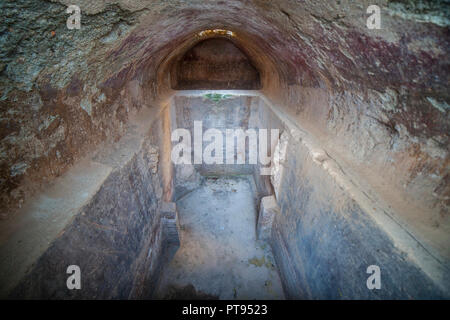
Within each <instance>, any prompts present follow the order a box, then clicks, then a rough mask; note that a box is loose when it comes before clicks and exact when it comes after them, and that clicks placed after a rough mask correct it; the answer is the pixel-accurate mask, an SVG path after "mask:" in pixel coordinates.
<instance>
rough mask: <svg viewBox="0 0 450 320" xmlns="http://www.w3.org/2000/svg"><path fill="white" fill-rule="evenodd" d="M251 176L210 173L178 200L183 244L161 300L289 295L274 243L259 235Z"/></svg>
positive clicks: (164, 283)
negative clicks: (203, 181) (266, 241)
mask: <svg viewBox="0 0 450 320" xmlns="http://www.w3.org/2000/svg"><path fill="white" fill-rule="evenodd" d="M250 179H251V177H250V176H248V177H230V178H228V177H227V178H208V179H206V181H205V183H204V184H203V185H202V186H200V187H199V188H198V189H196V190H194V191H193V192H191V193H189V194H188V195H186V196H185V197H184V198H182V199H180V200H179V201H178V202H177V208H178V214H179V221H180V229H181V230H180V241H181V245H180V248H179V249H178V251H177V253H176V254H175V256H174V258H173V260H172V261H171V262H170V264H169V266H168V267H167V268H166V269H165V270H164V271H163V273H162V278H161V281H160V285H159V288H158V289H157V292H156V298H159V299H184V298H186V299H197V298H198V299H208V298H210V299H284V295H283V290H282V287H281V281H280V278H279V276H278V273H277V270H276V266H275V262H274V259H273V256H272V252H271V249H270V246H269V245H268V244H267V243H265V242H262V241H257V240H256V234H255V225H256V207H255V202H254V195H253V189H252V185H251V183H252V181H251V180H250Z"/></svg>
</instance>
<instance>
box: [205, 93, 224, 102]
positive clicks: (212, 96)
mask: <svg viewBox="0 0 450 320" xmlns="http://www.w3.org/2000/svg"><path fill="white" fill-rule="evenodd" d="M203 97H205V98H206V99H208V100H211V101H213V102H214V103H217V102H219V101H221V100H225V99H228V98H230V97H231V94H220V93H207V94H205V95H204V96H203Z"/></svg>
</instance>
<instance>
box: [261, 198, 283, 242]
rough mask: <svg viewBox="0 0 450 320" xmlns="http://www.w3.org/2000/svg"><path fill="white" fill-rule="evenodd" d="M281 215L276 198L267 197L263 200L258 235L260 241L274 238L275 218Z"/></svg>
mask: <svg viewBox="0 0 450 320" xmlns="http://www.w3.org/2000/svg"><path fill="white" fill-rule="evenodd" d="M279 213H280V208H278V204H277V200H276V199H275V196H267V197H263V198H262V199H261V204H260V207H259V215H258V224H257V227H256V234H257V235H258V239H260V240H269V239H271V238H272V224H273V220H274V219H275V217H276V216H277V215H278V214H279Z"/></svg>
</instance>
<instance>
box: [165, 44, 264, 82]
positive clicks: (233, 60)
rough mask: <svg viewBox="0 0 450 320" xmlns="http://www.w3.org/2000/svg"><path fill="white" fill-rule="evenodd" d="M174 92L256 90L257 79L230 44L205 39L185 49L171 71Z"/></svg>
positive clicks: (254, 70) (245, 59)
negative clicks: (175, 90)
mask: <svg viewBox="0 0 450 320" xmlns="http://www.w3.org/2000/svg"><path fill="white" fill-rule="evenodd" d="M172 76H173V79H172V86H173V88H174V89H177V90H195V89H248V90H251V89H260V87H261V83H260V76H259V73H258V71H257V70H256V69H255V67H254V66H253V65H252V63H251V61H249V59H248V57H247V56H246V55H245V54H244V53H243V52H242V51H240V50H239V49H238V48H237V47H236V46H235V45H234V44H233V42H231V41H229V40H227V39H226V38H223V39H221V38H219V39H208V40H205V41H202V42H200V43H198V44H197V45H195V46H194V47H193V48H191V49H189V50H188V51H187V52H186V53H185V54H184V56H183V58H182V59H180V61H179V62H178V63H177V64H176V65H175V66H174V68H173V75H172Z"/></svg>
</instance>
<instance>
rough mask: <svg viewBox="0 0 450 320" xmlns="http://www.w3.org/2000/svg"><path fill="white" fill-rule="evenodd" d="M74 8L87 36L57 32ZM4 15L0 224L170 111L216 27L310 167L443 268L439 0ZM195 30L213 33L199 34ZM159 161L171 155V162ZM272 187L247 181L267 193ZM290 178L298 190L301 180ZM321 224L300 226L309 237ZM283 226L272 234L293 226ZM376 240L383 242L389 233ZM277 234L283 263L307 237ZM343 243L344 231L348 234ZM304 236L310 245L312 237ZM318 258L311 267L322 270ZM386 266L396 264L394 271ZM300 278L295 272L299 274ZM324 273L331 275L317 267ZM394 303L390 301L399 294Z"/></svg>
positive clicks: (444, 53)
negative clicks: (378, 20)
mask: <svg viewBox="0 0 450 320" xmlns="http://www.w3.org/2000/svg"><path fill="white" fill-rule="evenodd" d="M62 4H64V5H62ZM69 4H78V5H80V7H81V10H82V28H81V30H68V29H67V28H66V18H67V16H68V15H67V14H65V12H64V11H65V8H66V5H69ZM369 4H378V5H380V7H381V9H382V10H381V13H382V29H381V30H369V29H368V28H367V27H366V19H367V14H366V9H367V6H368V5H369ZM0 10H1V11H2V13H3V15H4V19H2V22H1V26H0V43H1V46H0V47H1V49H0V91H1V92H0V193H1V196H0V207H1V210H2V211H1V213H0V218H1V219H3V220H7V221H11V220H14V217H15V213H16V211H15V210H16V209H18V208H20V207H21V206H24V205H25V203H26V201H28V200H29V199H30V198H31V197H32V195H33V193H36V192H38V191H39V190H42V189H43V188H45V187H46V185H47V183H49V182H51V181H53V179H54V178H55V177H57V176H59V175H62V174H64V173H65V172H66V171H67V170H69V169H70V168H71V167H72V166H73V164H74V163H77V162H78V161H79V160H80V159H81V158H82V157H83V156H85V155H87V154H89V153H90V152H92V150H94V149H95V148H96V147H98V146H99V145H100V143H102V142H104V141H109V142H116V141H118V140H119V139H120V137H121V136H123V135H124V134H125V132H127V129H128V128H127V126H128V123H129V118H130V117H131V116H132V115H133V113H134V112H135V111H136V110H138V109H149V110H158V107H160V106H161V105H164V104H167V101H168V97H170V95H171V94H172V93H173V92H172V91H171V87H172V83H171V77H170V76H169V74H170V71H171V70H172V68H173V67H174V65H175V64H176V62H177V61H179V59H180V58H181V57H182V56H183V54H184V53H185V52H186V51H187V50H189V49H190V48H192V47H193V46H195V45H196V44H198V43H199V42H201V41H203V40H207V39H210V38H214V37H216V36H217V34H215V33H214V32H211V30H213V29H215V28H220V29H225V30H230V31H232V32H233V33H232V34H231V35H230V36H229V37H228V39H229V40H230V41H232V42H233V43H234V44H236V46H238V47H240V48H243V49H245V53H246V55H247V56H248V58H249V59H250V60H251V61H252V63H253V64H254V66H255V68H256V69H257V70H258V72H259V73H260V80H261V85H262V93H263V94H264V95H265V96H266V97H267V98H268V99H270V101H271V102H273V104H274V106H275V108H276V110H278V111H280V112H281V113H282V114H283V116H284V117H285V118H288V119H289V121H292V122H293V123H295V125H297V126H298V127H299V128H301V130H303V131H304V132H307V133H308V134H310V135H311V136H313V137H314V138H315V140H316V142H317V143H318V144H319V145H320V149H321V150H322V151H323V152H321V153H320V155H319V156H318V157H317V158H316V162H317V161H318V162H325V163H327V161H326V160H323V159H333V161H334V162H335V163H337V166H338V167H339V168H340V169H341V170H342V171H343V172H345V173H346V174H348V175H349V176H350V173H351V179H350V180H351V181H352V183H354V185H356V186H357V187H358V188H359V189H360V190H362V192H365V193H366V194H367V195H368V197H370V198H371V199H374V201H375V202H377V203H380V204H381V206H382V207H385V208H390V209H389V210H390V211H389V212H390V214H392V218H393V219H394V220H395V221H397V222H398V224H399V225H401V226H402V228H404V229H405V230H408V232H409V233H410V234H411V235H412V236H413V237H414V238H415V239H417V241H418V243H419V244H420V246H423V247H424V248H425V250H427V251H428V252H430V254H431V255H432V256H434V257H436V258H437V259H438V260H439V261H441V262H442V263H443V264H444V265H448V261H449V258H450V249H449V248H450V246H449V245H448V244H449V241H450V240H449V235H450V222H449V221H450V220H449V219H450V215H449V204H450V184H449V176H450V171H449V152H448V150H449V148H448V145H449V136H448V133H449V132H450V130H449V129H450V118H449V109H448V105H449V104H450V102H449V101H450V93H449V90H448V82H449V56H450V55H449V48H450V44H449V42H450V40H449V36H448V27H449V19H448V17H449V11H450V10H449V5H448V3H447V2H446V1H382V0H380V1H375V3H373V1H357V2H355V1H347V0H340V1H331V2H330V1H317V0H306V1H301V2H299V1H289V0H277V1H262V0H253V1H238V0H231V1H217V2H205V1H200V0H194V1H188V2H186V1H185V2H179V1H175V0H174V1H172V0H170V1H150V0H140V1H128V0H115V1H106V0H102V1H89V0H74V1H72V0H63V1H56V0H55V1H51V2H49V1H37V0H33V1H9V0H8V1H2V2H1V3H0ZM204 30H209V32H206V33H201V31H204ZM167 128H168V126H166V127H165V130H167ZM166 139H167V136H166ZM168 145H169V144H168V143H166V144H165V145H164V146H165V147H167V146H168ZM163 154H164V155H163V156H164V157H167V154H168V152H167V151H165V152H163ZM164 159H165V160H167V158H164ZM316 162H314V163H316ZM189 172H190V173H194V172H195V170H191V171H189ZM158 174H161V175H164V183H163V186H162V187H161V188H160V189H158V190H155V192H157V194H164V197H166V198H165V201H172V200H173V194H176V193H179V192H174V190H173V189H176V188H177V187H178V188H179V187H180V186H181V185H178V186H173V185H172V184H171V182H172V174H173V172H172V171H171V168H170V166H169V165H167V167H166V171H164V174H163V173H161V172H158ZM183 174H184V173H183ZM186 177H187V178H188V179H187V181H193V182H194V183H193V184H192V186H193V187H194V186H195V185H198V184H197V182H198V180H196V179H197V178H198V177H195V176H191V175H189V174H186ZM284 177H285V179H293V178H292V177H289V176H287V175H286V174H284ZM324 179H325V180H324V181H326V178H324ZM267 182H268V181H267V179H266V180H264V181H261V182H258V183H257V185H258V186H261V189H265V190H267V188H266V187H267ZM291 182H292V183H294V182H295V183H299V184H298V186H299V187H300V186H305V184H301V183H305V181H303V180H300V177H298V181H291ZM300 182H301V183H300ZM295 185H297V184H295ZM313 185H314V189H313V191H311V192H310V193H308V192H306V191H310V190H309V189H308V188H306V187H305V188H304V189H306V191H305V192H304V194H302V195H300V196H301V197H303V200H304V201H303V202H302V203H299V204H298V208H301V205H303V204H304V203H306V202H307V199H306V198H305V197H312V196H318V194H320V192H322V191H321V190H322V188H318V186H317V185H316V184H313ZM319 185H320V183H319ZM172 188H173V189H172ZM301 190H303V189H301ZM184 191H186V190H184ZM184 191H183V190H182V191H181V193H183V192H184ZM283 196H284V195H282V194H281V193H280V192H278V193H277V200H278V201H284V200H282V198H283ZM331 198H332V197H331ZM124 201H125V200H124ZM289 201H291V200H289ZM292 201H294V200H292ZM282 207H283V206H282ZM322 209H323V210H322V211H320V212H321V213H320V216H321V219H323V221H324V223H325V221H326V223H325V225H327V226H329V227H330V228H329V229H330V230H332V229H331V226H332V225H333V224H334V223H335V224H336V225H339V226H340V228H339V230H341V231H342V230H344V229H345V224H343V223H342V224H341V223H339V221H342V220H341V218H339V217H337V218H335V219H334V218H333V219H334V220H333V219H332V218H330V216H329V215H327V214H324V212H325V211H324V210H325V209H324V207H323V208H322ZM282 211H283V209H282ZM362 211H365V210H362ZM362 211H361V210H359V209H354V210H353V209H352V210H349V212H354V213H355V219H356V220H355V221H362V220H361V219H363V218H361V217H364V216H365V214H366V213H367V212H366V213H362ZM297 212H298V210H297ZM308 212H310V211H308ZM327 212H330V213H334V212H335V210H329V211H327ZM288 213H289V215H288V216H289V218H287V221H290V222H292V221H291V220H290V219H291V218H292V219H293V220H294V221H295V223H286V228H287V227H288V226H292V225H295V226H298V227H299V230H303V229H302V228H304V225H305V221H306V222H308V221H307V220H302V219H303V218H304V217H303V216H301V217H292V212H291V211H289V212H288ZM280 216H282V215H280ZM308 217H309V216H308ZM311 219H312V216H311ZM327 219H328V220H327ZM363 220H364V219H363ZM320 226H321V224H317V225H314V228H313V229H305V230H307V231H310V232H312V233H314V232H318V231H317V230H319V229H318V228H319V227H320ZM381 227H382V229H383V228H385V227H384V226H381ZM374 228H375V227H374ZM314 229H315V230H314ZM282 230H283V228H281V227H280V229H279V231H280V234H283V232H286V230H287V229H286V230H284V231H282ZM371 230H372V229H371ZM373 230H376V228H375V229H373ZM293 232H294V231H293ZM367 232H368V233H369V234H370V232H369V231H367ZM373 232H375V231H373ZM380 232H381V235H380V237H381V238H383V237H384V236H383V235H382V234H383V232H384V231H383V232H382V231H380ZM280 234H279V235H278V239H282V240H283V241H281V240H280V241H281V242H279V246H278V248H280V252H286V251H283V250H288V251H289V252H290V253H292V252H293V250H294V249H293V248H294V247H295V245H294V243H296V241H297V242H298V240H299V239H303V238H304V236H305V233H301V232H298V233H297V235H296V236H294V235H289V237H291V238H289V239H285V238H282V237H281V236H280ZM287 234H288V233H285V237H288V236H287ZM345 234H346V233H345V232H344V231H342V232H341V236H342V237H344V236H345ZM296 237H297V238H296ZM302 237H303V238H302ZM331 238H333V236H331V235H330V239H331ZM311 239H316V238H314V236H313V235H311ZM330 239H328V240H327V241H324V242H323V243H322V244H323V245H324V247H323V249H321V250H324V251H325V249H327V250H332V249H333V248H335V247H333V245H334V244H336V245H337V244H340V245H342V246H345V245H346V244H348V243H346V242H342V241H340V239H341V238H339V239H338V238H334V239H333V240H330ZM336 239H337V240H336ZM383 239H384V238H383ZM67 241H69V240H67ZM380 241H381V240H380ZM282 243H286V248H287V249H286V248H285V247H283V246H282V245H281V244H282ZM313 243H315V242H313ZM386 243H387V242H386ZM383 244H384V242H383ZM363 247H365V246H363ZM283 248H285V249H283ZM339 248H340V247H339ZM365 248H369V247H365ZM305 250H306V249H305ZM367 250H369V249H367ZM387 250H388V251H387V252H386V254H390V253H391V252H390V251H389V250H390V249H387ZM369 251H370V250H369ZM319 252H320V250H319ZM361 252H364V250H362V251H361ZM280 254H281V253H280ZM308 254H309V252H308ZM308 254H306V253H305V252H303V253H302V255H303V256H308ZM300 256H301V255H299V256H297V257H300ZM394 256H395V257H398V255H394ZM309 257H310V258H311V256H309ZM359 257H361V256H359ZM314 258H316V257H312V258H311V259H312V260H314ZM380 259H381V258H380ZM325 260H326V259H325ZM325 260H321V259H318V260H314V261H318V262H323V263H328V260H326V261H325ZM130 261H131V260H130ZM339 263H340V262H339ZM294 265H295V264H294ZM339 265H340V266H342V267H344V268H345V266H346V264H339ZM392 265H402V266H403V264H402V262H399V261H396V262H395V261H394V262H393V263H392ZM293 268H294V267H293ZM295 268H297V269H296V270H297V271H298V270H300V269H301V267H300V264H297V265H296V266H295ZM295 268H294V269H295ZM407 268H409V267H407ZM286 270H287V271H292V270H291V269H290V267H286ZM305 270H306V269H305ZM408 270H412V269H408ZM336 272H337V271H336ZM411 272H412V273H411V274H419V273H420V272H419V273H417V272H416V271H411ZM312 273H313V272H312V271H311V270H310V269H307V270H306V271H305V274H308V275H311V274H312ZM318 273H320V274H323V275H325V274H326V273H325V270H322V269H321V270H320V271H319V272H318ZM332 274H333V273H332ZM334 274H335V275H336V274H339V273H334ZM339 276H340V275H339ZM418 277H419V278H420V277H421V276H418ZM111 278H112V277H111ZM124 281H125V280H124ZM125 282H126V281H125ZM332 282H333V281H332V280H329V281H322V282H321V281H319V282H318V286H322V287H320V288H318V287H316V288H313V289H311V292H312V293H314V294H316V293H317V294H319V295H320V294H321V293H323V292H325V291H326V290H328V289H327V288H328V287H329V286H331V283H332ZM394 282H395V281H394ZM128 283H129V282H128ZM128 283H127V285H128ZM293 283H297V282H296V280H295V279H294V280H293ZM355 283H356V282H355ZM358 283H359V282H358ZM411 283H414V281H412V282H411ZM424 283H426V280H424ZM327 286H328V287H327ZM398 286H400V284H398ZM398 286H397V288H398ZM406 288H407V289H408V290H412V291H411V292H416V293H417V295H416V296H426V295H427V292H429V296H433V294H432V293H431V292H430V291H426V290H425V291H422V292H417V291H414V289H413V288H411V287H406ZM99 290H100V289H99ZM124 290H125V289H124ZM405 290H406V289H405ZM125 291H126V290H125ZM125 291H124V292H125ZM398 292H399V291H395V292H391V293H389V294H391V296H392V297H397V296H399V294H398ZM360 293H361V295H362V296H363V295H364V293H363V292H360ZM99 294H100V293H99ZM334 294H335V292H334V293H333V294H331V296H333V297H334ZM305 296H308V294H305ZM344 296H345V294H344Z"/></svg>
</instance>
